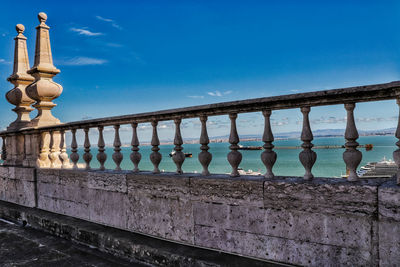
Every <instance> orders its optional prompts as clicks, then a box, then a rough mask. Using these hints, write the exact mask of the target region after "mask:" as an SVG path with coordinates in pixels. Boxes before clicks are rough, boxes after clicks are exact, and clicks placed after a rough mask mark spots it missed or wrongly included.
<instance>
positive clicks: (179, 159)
mask: <svg viewBox="0 0 400 267" xmlns="http://www.w3.org/2000/svg"><path fill="white" fill-rule="evenodd" d="M181 122H182V119H180V118H178V119H175V120H174V123H175V138H174V145H175V148H174V150H175V153H174V155H173V156H172V159H173V161H174V162H175V165H176V173H178V174H182V173H183V171H182V164H183V162H184V161H185V154H184V153H183V152H182V150H183V147H182V144H183V140H182V135H181V127H180V126H181Z"/></svg>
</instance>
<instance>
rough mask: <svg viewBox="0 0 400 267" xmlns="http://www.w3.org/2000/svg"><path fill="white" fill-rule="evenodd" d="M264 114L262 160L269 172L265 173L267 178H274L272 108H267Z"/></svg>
mask: <svg viewBox="0 0 400 267" xmlns="http://www.w3.org/2000/svg"><path fill="white" fill-rule="evenodd" d="M262 114H263V116H264V134H263V137H262V141H263V142H264V145H263V147H264V149H265V150H264V152H262V153H261V160H262V162H263V163H264V165H265V167H266V169H267V172H266V173H265V174H264V177H265V178H274V177H275V176H274V173H273V172H272V168H273V166H274V164H275V161H276V153H275V151H273V150H272V149H273V148H274V145H273V144H272V142H273V141H274V135H273V134H272V130H271V121H270V117H271V110H270V109H265V110H263V112H262Z"/></svg>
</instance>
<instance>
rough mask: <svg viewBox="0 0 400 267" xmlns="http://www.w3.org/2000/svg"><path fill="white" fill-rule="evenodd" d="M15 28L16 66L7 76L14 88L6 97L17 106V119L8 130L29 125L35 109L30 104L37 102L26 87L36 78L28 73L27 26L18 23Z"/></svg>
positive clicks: (15, 110) (15, 109)
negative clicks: (16, 33)
mask: <svg viewBox="0 0 400 267" xmlns="http://www.w3.org/2000/svg"><path fill="white" fill-rule="evenodd" d="M15 29H16V31H17V32H18V35H17V36H16V37H15V38H14V40H15V50H14V68H13V73H12V74H11V75H10V77H8V78H7V81H9V82H10V83H12V84H13V85H14V88H13V89H12V90H10V91H8V92H7V94H6V99H7V101H8V102H10V103H11V104H13V105H15V106H16V107H15V108H14V109H13V111H14V112H15V113H17V119H16V120H15V121H14V122H12V123H11V124H10V125H9V126H8V128H7V130H19V129H21V128H24V127H27V126H28V125H29V123H30V120H31V119H30V118H29V112H31V111H32V110H33V108H31V107H30V105H31V104H33V103H34V102H35V101H34V100H33V99H31V98H30V97H29V96H28V95H27V94H26V87H27V86H28V85H29V84H30V83H31V82H33V81H34V78H33V77H32V76H31V75H29V74H28V73H27V71H28V69H29V58H28V50H27V46H26V37H25V36H24V35H23V34H22V33H23V32H24V30H25V27H24V25H22V24H17V25H16V26H15Z"/></svg>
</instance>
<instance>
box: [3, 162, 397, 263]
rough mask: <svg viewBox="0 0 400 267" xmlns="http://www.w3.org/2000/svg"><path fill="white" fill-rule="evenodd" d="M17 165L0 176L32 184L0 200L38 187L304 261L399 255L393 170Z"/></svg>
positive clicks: (72, 206) (42, 192)
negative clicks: (264, 173) (351, 176)
mask: <svg viewBox="0 0 400 267" xmlns="http://www.w3.org/2000/svg"><path fill="white" fill-rule="evenodd" d="M18 169H19V168H11V167H8V168H6V167H0V175H1V183H3V184H8V183H10V184H13V182H12V181H13V180H18V181H26V182H30V183H32V184H35V181H37V183H36V188H37V191H35V190H36V189H35V186H32V187H18V188H17V187H15V188H16V189H15V191H13V192H15V193H17V195H21V194H20V190H27V191H30V192H27V194H26V195H27V196H30V195H32V197H29V200H23V199H21V198H18V199H15V197H14V198H13V197H11V196H10V195H6V194H4V193H3V192H5V191H7V190H3V189H2V188H3V186H0V197H1V199H2V200H6V201H10V202H14V203H18V204H21V205H26V206H35V192H36V196H37V207H38V208H40V209H43V210H47V211H51V212H55V213H60V214H65V215H69V216H73V217H78V218H82V219H85V220H89V221H93V222H97V223H101V224H106V225H110V226H113V227H117V228H121V229H128V230H131V231H134V232H140V233H145V234H149V235H152V236H156V237H161V238H166V239H169V240H175V241H179V242H183V243H186V244H191V245H197V246H202V247H207V248H214V249H219V250H223V251H227V252H233V253H238V254H241V255H246V256H253V257H257V258H261V259H269V260H274V261H281V262H287V263H293V264H299V265H307V266H335V265H340V266H377V265H381V266H389V265H397V264H400V216H399V214H400V187H398V186H396V185H395V183H394V180H393V181H386V182H385V181H384V180H375V181H371V180H365V181H360V182H353V183H350V182H347V181H345V180H343V179H315V180H313V181H304V180H303V179H301V178H285V179H275V180H268V179H267V180H265V179H261V178H258V177H245V178H234V179H233V178H228V177H227V176H225V175H221V176H212V177H201V176H198V175H174V174H160V175H153V174H151V173H144V172H141V173H140V174H134V173H132V172H124V171H122V172H115V171H103V172H100V171H83V170H54V169H38V170H36V178H32V177H31V178H30V180H29V179H28V176H29V175H30V174H31V175H32V176H34V175H33V174H34V170H33V169H27V168H21V169H22V170H25V171H21V170H18ZM27 170H30V171H31V173H30V174H29V173H28V172H29V171H27ZM7 176H9V178H7ZM22 177H24V178H22ZM5 181H7V182H6V183H5ZM3 184H1V185H3ZM14 184H15V182H14ZM24 192H25V191H24Z"/></svg>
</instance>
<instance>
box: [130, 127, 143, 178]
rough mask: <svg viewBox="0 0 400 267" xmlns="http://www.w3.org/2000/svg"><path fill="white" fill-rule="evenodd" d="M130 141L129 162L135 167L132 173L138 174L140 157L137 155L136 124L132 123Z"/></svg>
mask: <svg viewBox="0 0 400 267" xmlns="http://www.w3.org/2000/svg"><path fill="white" fill-rule="evenodd" d="M131 125H132V141H131V146H132V149H131V150H132V153H131V161H132V163H133V165H134V166H135V167H134V169H133V171H134V172H139V162H140V160H141V159H142V155H140V153H139V139H138V136H137V126H138V123H137V122H132V124H131Z"/></svg>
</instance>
